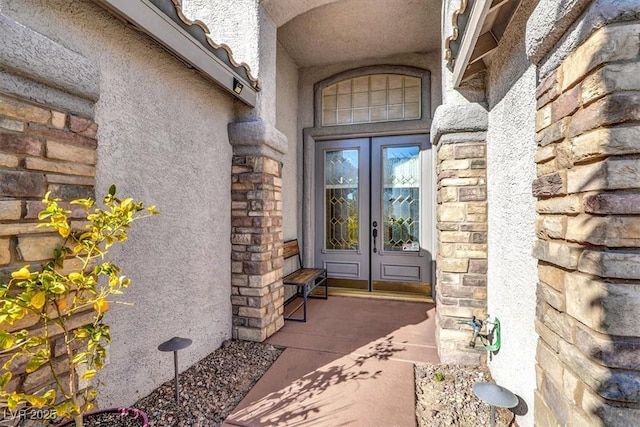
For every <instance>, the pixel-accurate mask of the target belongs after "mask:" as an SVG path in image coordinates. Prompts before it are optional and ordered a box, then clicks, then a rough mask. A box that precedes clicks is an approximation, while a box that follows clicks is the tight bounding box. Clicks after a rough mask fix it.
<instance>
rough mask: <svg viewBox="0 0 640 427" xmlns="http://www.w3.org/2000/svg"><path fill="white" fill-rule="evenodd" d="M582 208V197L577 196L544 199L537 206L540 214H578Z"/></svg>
mask: <svg viewBox="0 0 640 427" xmlns="http://www.w3.org/2000/svg"><path fill="white" fill-rule="evenodd" d="M581 208H582V204H581V201H580V197H579V196H577V195H568V196H566V197H553V198H550V199H542V200H538V202H537V204H536V210H537V211H538V213H540V214H577V213H579V212H580V210H581Z"/></svg>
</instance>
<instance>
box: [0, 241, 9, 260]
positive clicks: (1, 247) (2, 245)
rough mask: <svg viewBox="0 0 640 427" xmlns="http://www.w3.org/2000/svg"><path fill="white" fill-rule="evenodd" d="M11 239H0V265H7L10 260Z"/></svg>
mask: <svg viewBox="0 0 640 427" xmlns="http://www.w3.org/2000/svg"><path fill="white" fill-rule="evenodd" d="M10 247H11V240H9V239H0V265H7V264H9V263H10V262H11V252H10Z"/></svg>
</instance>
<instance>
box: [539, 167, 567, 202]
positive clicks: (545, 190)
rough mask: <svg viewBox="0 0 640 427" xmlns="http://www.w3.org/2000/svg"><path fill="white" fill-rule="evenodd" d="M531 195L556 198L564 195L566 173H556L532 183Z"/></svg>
mask: <svg viewBox="0 0 640 427" xmlns="http://www.w3.org/2000/svg"><path fill="white" fill-rule="evenodd" d="M532 191H533V195H534V196H536V197H547V196H558V195H563V194H566V192H567V179H566V172H556V173H553V174H549V175H544V176H541V177H539V178H537V179H535V180H534V181H533V185H532Z"/></svg>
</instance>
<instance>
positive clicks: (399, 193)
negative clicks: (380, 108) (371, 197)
mask: <svg viewBox="0 0 640 427" xmlns="http://www.w3.org/2000/svg"><path fill="white" fill-rule="evenodd" d="M419 153H420V147H419V146H417V145H414V146H404V147H384V148H383V149H382V173H383V176H382V186H383V188H382V239H383V240H382V243H383V248H384V250H385V251H416V252H417V251H418V250H419V248H420V244H419V241H418V239H419V230H420V219H419V218H420V162H419Z"/></svg>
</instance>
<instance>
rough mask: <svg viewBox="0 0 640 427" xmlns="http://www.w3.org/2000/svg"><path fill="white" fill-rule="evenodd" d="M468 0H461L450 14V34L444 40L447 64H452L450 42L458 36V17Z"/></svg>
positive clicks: (464, 9)
mask: <svg viewBox="0 0 640 427" xmlns="http://www.w3.org/2000/svg"><path fill="white" fill-rule="evenodd" d="M467 5H468V0H461V2H460V6H459V7H458V9H456V10H454V11H453V13H452V14H451V35H450V36H449V37H447V38H446V39H445V41H444V59H445V61H447V65H449V66H451V65H452V64H453V52H452V51H451V43H452V42H454V41H456V40H458V37H459V36H460V24H459V22H458V19H459V17H460V15H462V14H463V13H465V12H466V10H467Z"/></svg>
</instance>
